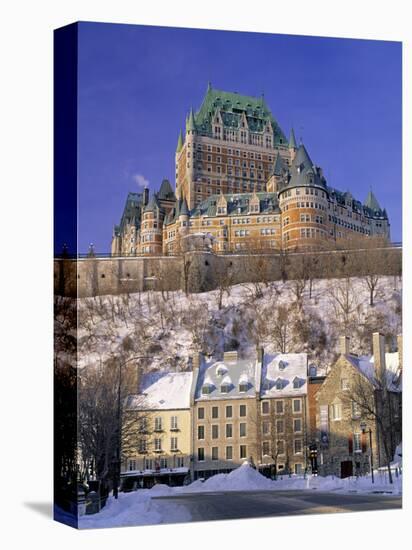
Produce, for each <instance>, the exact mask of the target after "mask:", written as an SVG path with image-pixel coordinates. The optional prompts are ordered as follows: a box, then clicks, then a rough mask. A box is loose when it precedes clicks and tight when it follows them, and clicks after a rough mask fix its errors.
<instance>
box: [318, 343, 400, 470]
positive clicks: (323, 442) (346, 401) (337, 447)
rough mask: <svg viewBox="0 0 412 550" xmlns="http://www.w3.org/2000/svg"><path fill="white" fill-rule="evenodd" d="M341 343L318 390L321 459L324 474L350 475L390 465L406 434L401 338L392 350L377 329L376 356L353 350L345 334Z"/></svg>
mask: <svg viewBox="0 0 412 550" xmlns="http://www.w3.org/2000/svg"><path fill="white" fill-rule="evenodd" d="M339 346H340V348H339V352H340V356H339V358H338V359H337V361H336V362H335V364H334V365H333V366H332V368H331V371H330V373H329V374H328V376H327V378H326V380H325V381H324V382H323V384H322V387H321V388H320V389H319V391H318V392H317V394H316V426H317V443H318V455H319V456H318V464H319V473H320V474H321V475H332V474H333V475H337V476H339V477H348V476H351V475H357V474H358V475H361V474H365V473H366V472H368V471H370V468H371V463H372V464H373V466H374V468H376V467H380V466H385V465H387V463H388V461H390V460H392V458H393V453H394V452H395V447H396V445H397V444H398V443H400V441H401V440H402V433H401V412H402V339H401V337H398V351H397V352H392V353H389V352H386V351H385V338H384V336H382V335H381V334H379V333H374V334H373V355H372V356H357V355H355V354H354V353H351V352H350V347H349V338H347V337H345V336H342V337H341V338H340V343H339ZM371 441H372V446H371V445H370V442H371Z"/></svg>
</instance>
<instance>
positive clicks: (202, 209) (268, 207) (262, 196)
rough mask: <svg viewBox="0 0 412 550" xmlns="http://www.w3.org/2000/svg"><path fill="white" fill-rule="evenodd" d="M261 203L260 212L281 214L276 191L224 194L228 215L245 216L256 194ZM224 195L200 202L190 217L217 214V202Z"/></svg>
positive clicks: (213, 196)
mask: <svg viewBox="0 0 412 550" xmlns="http://www.w3.org/2000/svg"><path fill="white" fill-rule="evenodd" d="M255 195H256V196H257V197H258V199H259V203H260V213H264V214H268V213H272V214H279V212H280V210H279V204H278V198H277V194H276V193H238V194H236V193H235V194H228V195H224V197H225V199H226V202H227V215H228V216H244V215H248V214H249V203H250V201H251V200H252V198H253V197H254V196H255ZM221 197H222V195H211V196H210V197H208V198H207V199H205V200H204V201H203V202H201V203H200V204H198V205H197V206H196V207H195V208H194V209H193V210H192V211H191V212H190V217H195V218H196V217H199V216H209V217H213V216H216V211H217V202H218V201H219V199H220V198H221Z"/></svg>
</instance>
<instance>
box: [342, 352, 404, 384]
mask: <svg viewBox="0 0 412 550" xmlns="http://www.w3.org/2000/svg"><path fill="white" fill-rule="evenodd" d="M345 357H346V359H348V360H349V361H350V363H351V364H352V365H353V366H354V367H355V368H356V369H357V370H358V371H359V372H360V373H362V374H363V375H364V376H366V378H367V379H368V380H369V381H370V382H371V383H372V384H374V385H377V383H378V382H377V378H376V374H375V363H374V357H373V355H361V356H359V357H358V356H356V355H345ZM385 363H386V382H387V389H388V390H389V391H393V392H401V391H402V377H401V371H400V366H399V354H398V352H397V351H396V352H394V353H385Z"/></svg>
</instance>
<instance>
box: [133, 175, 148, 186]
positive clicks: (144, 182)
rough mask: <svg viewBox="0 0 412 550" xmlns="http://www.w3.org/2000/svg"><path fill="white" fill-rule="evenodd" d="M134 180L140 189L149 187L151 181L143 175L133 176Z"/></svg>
mask: <svg viewBox="0 0 412 550" xmlns="http://www.w3.org/2000/svg"><path fill="white" fill-rule="evenodd" d="M132 180H133V181H134V182H135V183H136V184H137V187H139V189H144V188H145V187H149V180H147V179H146V178H145V177H144V176H142V174H133V176H132Z"/></svg>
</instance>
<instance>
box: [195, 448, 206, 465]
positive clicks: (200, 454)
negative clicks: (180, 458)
mask: <svg viewBox="0 0 412 550" xmlns="http://www.w3.org/2000/svg"><path fill="white" fill-rule="evenodd" d="M197 459H198V461H199V462H203V461H204V459H205V450H204V448H203V447H199V448H198V450H197Z"/></svg>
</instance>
